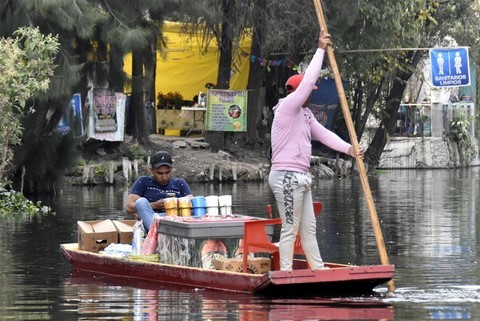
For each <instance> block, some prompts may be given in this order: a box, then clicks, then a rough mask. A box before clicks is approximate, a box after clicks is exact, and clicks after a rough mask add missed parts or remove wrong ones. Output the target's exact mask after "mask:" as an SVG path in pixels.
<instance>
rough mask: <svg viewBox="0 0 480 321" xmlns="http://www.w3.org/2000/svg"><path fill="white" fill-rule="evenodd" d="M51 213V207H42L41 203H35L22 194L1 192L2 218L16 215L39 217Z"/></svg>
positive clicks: (0, 215)
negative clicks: (38, 215)
mask: <svg viewBox="0 0 480 321" xmlns="http://www.w3.org/2000/svg"><path fill="white" fill-rule="evenodd" d="M51 213H52V210H51V208H50V207H48V206H42V204H41V202H37V203H33V202H32V201H30V200H28V199H27V198H26V197H25V196H24V195H23V194H21V193H18V192H15V191H2V192H0V217H3V216H9V215H14V214H19V215H25V214H26V215H37V214H51Z"/></svg>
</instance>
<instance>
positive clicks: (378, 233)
mask: <svg viewBox="0 0 480 321" xmlns="http://www.w3.org/2000/svg"><path fill="white" fill-rule="evenodd" d="M313 4H314V5H315V12H316V14H317V19H318V23H319V24H320V28H321V29H323V30H324V31H325V32H326V33H328V30H327V24H326V22H325V16H324V13H323V8H322V4H321V2H320V0H313ZM327 56H328V61H329V62H330V66H331V68H332V71H333V76H334V79H335V85H336V87H337V91H338V98H339V99H340V106H341V107H342V112H343V116H344V118H345V123H346V124H347V128H348V133H349V135H350V141H351V143H352V146H353V148H354V150H355V151H358V150H359V149H360V145H359V144H358V139H357V135H356V133H355V127H354V126H353V121H352V117H351V116H350V110H349V108H348V103H347V99H346V97H345V91H344V89H343V84H342V79H341V77H340V72H339V71H338V66H337V62H336V60H335V54H334V52H333V48H332V46H328V47H327ZM355 160H356V161H357V167H358V172H359V175H360V181H361V183H362V188H363V191H364V193H365V198H366V201H367V207H368V212H369V213H370V219H371V220H372V225H373V231H374V233H375V240H376V242H377V248H378V252H379V254H380V261H381V262H382V264H383V265H390V262H389V260H388V255H387V251H386V249H385V241H384V239H383V235H382V230H381V228H380V223H379V221H378V216H377V212H376V210H375V204H374V203H373V198H372V192H371V190H370V185H369V183H368V179H367V174H366V171H365V165H364V164H363V160H362V159H361V158H360V157H358V156H356V157H355ZM387 287H388V290H389V291H390V292H394V291H395V284H394V282H393V280H390V281H389V282H388V283H387Z"/></svg>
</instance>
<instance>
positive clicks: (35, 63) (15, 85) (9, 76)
mask: <svg viewBox="0 0 480 321" xmlns="http://www.w3.org/2000/svg"><path fill="white" fill-rule="evenodd" d="M14 35H15V37H16V38H8V39H0V61H2V63H1V64H0V111H1V112H2V117H0V138H1V140H0V184H1V185H0V186H5V185H6V184H7V183H8V178H7V177H5V171H6V168H7V167H8V166H9V165H10V162H11V160H12V158H13V147H14V146H16V145H18V144H20V139H21V136H22V133H23V130H24V128H22V126H21V120H22V117H23V111H24V109H27V107H26V101H27V100H28V99H29V98H31V97H32V96H34V95H36V94H38V93H40V92H42V91H46V90H47V89H48V86H49V83H50V77H51V76H52V75H53V70H54V67H55V66H54V58H55V55H56V54H57V52H58V47H59V45H58V41H57V38H56V37H53V36H45V35H42V34H41V33H40V30H39V29H38V28H28V27H24V28H20V29H18V30H17V31H16V32H15V33H14ZM28 110H29V111H31V112H34V111H35V110H34V109H33V107H29V108H28Z"/></svg>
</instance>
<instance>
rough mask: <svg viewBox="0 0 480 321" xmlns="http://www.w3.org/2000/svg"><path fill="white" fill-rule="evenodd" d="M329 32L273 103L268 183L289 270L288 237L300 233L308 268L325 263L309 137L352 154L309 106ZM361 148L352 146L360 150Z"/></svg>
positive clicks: (283, 258) (282, 254)
mask: <svg viewBox="0 0 480 321" xmlns="http://www.w3.org/2000/svg"><path fill="white" fill-rule="evenodd" d="M330 44H331V41H330V35H328V34H325V32H324V30H322V31H321V33H320V37H319V38H318V45H317V47H318V48H317V51H316V53H315V55H314V56H313V59H312V61H311V62H310V64H309V66H308V67H307V69H306V70H305V75H294V76H292V77H290V78H289V79H288V80H287V83H286V90H287V93H288V95H287V96H286V97H285V98H283V99H280V100H279V101H278V103H277V105H276V106H275V107H274V108H273V112H274V114H275V117H274V118H273V124H272V168H271V171H270V175H269V185H270V188H271V189H272V192H273V194H274V195H275V199H276V201H277V207H278V211H279V213H280V217H281V219H282V229H281V233H280V244H279V247H280V269H281V270H282V271H289V270H292V264H293V251H294V243H295V239H296V236H297V233H300V239H301V242H302V248H303V250H304V252H305V255H306V258H307V261H308V263H309V265H310V267H311V268H312V269H322V268H325V266H324V263H323V260H322V257H321V256H320V250H319V248H318V242H317V236H316V227H317V225H316V218H315V215H314V212H313V199H312V191H311V183H312V177H311V175H310V172H309V170H310V157H311V154H312V144H311V139H312V137H313V138H315V139H316V140H318V141H320V142H322V143H323V144H325V145H326V146H328V147H330V148H332V149H334V150H336V151H339V152H342V153H345V154H348V155H350V156H352V157H355V156H356V155H355V151H354V149H353V147H352V146H351V145H350V144H348V143H347V142H345V141H343V140H342V139H341V138H340V137H338V136H337V135H336V134H334V133H333V132H331V131H329V130H328V129H326V128H325V127H323V126H322V125H321V124H320V123H319V122H318V121H317V120H316V119H315V117H314V115H313V114H312V112H311V111H310V109H309V108H307V106H308V104H309V103H310V98H311V93H312V90H314V89H317V87H316V86H315V83H316V81H317V79H318V77H319V75H320V71H321V68H322V62H323V57H324V54H325V50H326V48H327V46H328V45H330ZM363 154H364V150H363V149H361V150H360V151H359V152H358V156H361V157H362V156H363Z"/></svg>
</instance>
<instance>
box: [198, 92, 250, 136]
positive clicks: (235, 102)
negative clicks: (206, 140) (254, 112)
mask: <svg viewBox="0 0 480 321" xmlns="http://www.w3.org/2000/svg"><path fill="white" fill-rule="evenodd" d="M205 126H206V130H209V131H224V132H245V131H247V91H246V90H221V89H209V90H208V96H207V113H206V122H205Z"/></svg>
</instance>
